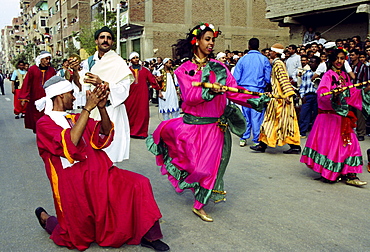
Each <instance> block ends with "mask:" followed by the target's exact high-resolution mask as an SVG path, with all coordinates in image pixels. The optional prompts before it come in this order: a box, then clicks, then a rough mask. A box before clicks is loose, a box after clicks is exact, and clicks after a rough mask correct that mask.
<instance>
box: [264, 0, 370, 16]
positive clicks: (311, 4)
mask: <svg viewBox="0 0 370 252" xmlns="http://www.w3.org/2000/svg"><path fill="white" fill-rule="evenodd" d="M368 2H369V1H366V0H365V1H364V0H341V1H334V0H321V1H303V2H297V1H295V0H284V1H283V0H276V1H274V0H266V3H267V14H266V18H279V17H284V16H292V15H301V14H302V13H309V12H315V11H319V10H328V9H333V8H347V7H348V6H349V5H359V4H361V3H368Z"/></svg>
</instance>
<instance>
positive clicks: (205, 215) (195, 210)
mask: <svg viewBox="0 0 370 252" xmlns="http://www.w3.org/2000/svg"><path fill="white" fill-rule="evenodd" d="M193 213H195V214H196V215H198V216H199V218H201V219H202V220H203V221H207V222H213V219H212V217H211V216H209V215H208V214H201V213H200V212H199V210H198V209H195V208H194V207H193Z"/></svg>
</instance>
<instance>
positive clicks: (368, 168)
mask: <svg viewBox="0 0 370 252" xmlns="http://www.w3.org/2000/svg"><path fill="white" fill-rule="evenodd" d="M367 171H368V172H370V163H368V164H367Z"/></svg>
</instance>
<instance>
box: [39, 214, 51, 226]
mask: <svg viewBox="0 0 370 252" xmlns="http://www.w3.org/2000/svg"><path fill="white" fill-rule="evenodd" d="M40 217H41V221H42V223H43V224H46V220H47V219H49V217H50V215H48V214H47V213H46V212H41V215H40Z"/></svg>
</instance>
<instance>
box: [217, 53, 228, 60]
mask: <svg viewBox="0 0 370 252" xmlns="http://www.w3.org/2000/svg"><path fill="white" fill-rule="evenodd" d="M222 57H226V53H224V52H219V53H217V56H216V60H219V59H221V58H222Z"/></svg>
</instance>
